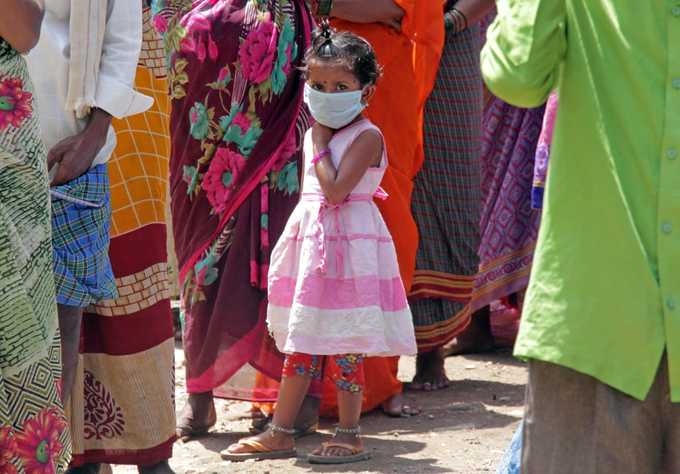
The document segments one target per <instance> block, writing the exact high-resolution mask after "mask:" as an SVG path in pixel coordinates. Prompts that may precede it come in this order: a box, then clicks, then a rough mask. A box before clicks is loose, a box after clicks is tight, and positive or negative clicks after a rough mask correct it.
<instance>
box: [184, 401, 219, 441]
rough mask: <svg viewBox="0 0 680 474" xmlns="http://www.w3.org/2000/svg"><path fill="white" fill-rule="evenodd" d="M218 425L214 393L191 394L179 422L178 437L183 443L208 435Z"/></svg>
mask: <svg viewBox="0 0 680 474" xmlns="http://www.w3.org/2000/svg"><path fill="white" fill-rule="evenodd" d="M216 423H217V414H216V413H215V402H214V401H213V397H212V393H211V392H206V393H191V394H189V400H187V404H186V405H184V408H183V409H182V413H181V414H180V417H179V420H178V421H177V437H178V438H179V439H180V440H182V441H183V442H187V441H189V440H190V439H192V438H195V437H197V436H201V435H204V434H206V433H207V432H208V431H209V430H210V428H212V427H213V426H215V424H216Z"/></svg>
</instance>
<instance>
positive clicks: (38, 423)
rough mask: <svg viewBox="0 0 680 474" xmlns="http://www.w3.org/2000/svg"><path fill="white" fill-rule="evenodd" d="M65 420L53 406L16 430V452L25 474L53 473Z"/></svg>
mask: <svg viewBox="0 0 680 474" xmlns="http://www.w3.org/2000/svg"><path fill="white" fill-rule="evenodd" d="M65 429H66V420H65V419H64V417H63V416H61V415H60V414H59V413H58V412H57V411H56V410H55V409H54V408H46V409H44V410H43V411H41V412H40V413H38V415H37V416H36V417H35V418H30V419H28V420H26V422H25V423H24V427H23V430H21V431H19V432H17V434H16V439H17V454H18V455H19V457H20V458H21V460H22V462H23V465H24V470H25V472H26V474H54V473H55V472H56V462H57V458H58V457H59V456H60V454H61V451H62V449H64V446H63V445H62V443H61V441H60V439H59V438H60V437H61V434H62V433H63V431H64V430H65Z"/></svg>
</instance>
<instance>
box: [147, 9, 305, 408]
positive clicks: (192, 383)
mask: <svg viewBox="0 0 680 474" xmlns="http://www.w3.org/2000/svg"><path fill="white" fill-rule="evenodd" d="M190 3H191V2H188V1H186V0H165V1H162V0H161V1H159V2H157V3H156V4H154V13H155V14H156V17H155V25H156V28H158V29H160V30H161V31H163V32H164V33H165V40H166V45H167V46H168V50H169V54H170V55H171V68H170V75H169V77H170V89H171V95H172V100H173V105H172V116H171V136H172V156H171V162H170V168H171V184H170V186H171V188H170V191H171V196H172V217H173V224H174V233H175V235H174V236H175V245H176V251H177V257H178V260H179V266H180V284H181V287H182V301H183V308H184V314H185V318H184V321H185V328H184V329H185V331H184V350H185V354H186V363H187V364H186V367H187V388H188V391H189V392H190V393H201V392H207V391H212V390H214V389H215V388H217V387H219V386H220V385H222V384H223V383H224V382H225V381H227V380H228V379H229V378H230V377H232V376H233V375H234V374H235V373H236V372H237V371H238V370H239V369H240V368H241V367H243V366H244V365H245V364H250V365H251V366H253V367H255V368H256V369H258V370H260V371H261V372H263V373H264V374H266V375H268V376H270V377H274V378H279V377H280V373H281V367H282V359H281V355H280V354H279V353H278V352H277V351H276V350H275V348H274V347H273V344H272V343H271V342H270V340H269V337H268V335H267V331H266V328H265V315H266V299H265V298H266V282H267V270H268V263H269V255H270V250H271V248H272V247H273V245H274V243H275V242H276V239H277V238H278V236H279V235H280V233H281V231H282V230H283V227H284V225H285V222H286V220H287V218H288V216H289V214H290V212H292V210H293V208H294V206H295V203H296V201H297V194H298V192H299V182H298V161H299V157H300V152H299V148H300V147H299V143H300V141H301V137H302V133H304V130H305V129H306V128H307V119H306V114H305V113H303V112H302V107H301V102H302V86H303V78H302V77H301V73H300V72H299V69H298V68H299V66H300V65H301V59H302V56H303V53H304V51H305V49H306V47H307V45H308V43H309V37H310V28H311V18H310V16H309V12H308V10H307V7H306V6H305V4H304V1H302V0H202V1H195V2H193V6H191V5H190ZM255 398H257V397H255Z"/></svg>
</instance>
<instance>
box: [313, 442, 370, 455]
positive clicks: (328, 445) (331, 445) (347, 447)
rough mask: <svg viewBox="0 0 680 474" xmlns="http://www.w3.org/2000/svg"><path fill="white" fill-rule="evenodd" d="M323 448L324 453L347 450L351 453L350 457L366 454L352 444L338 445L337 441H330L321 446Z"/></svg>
mask: <svg viewBox="0 0 680 474" xmlns="http://www.w3.org/2000/svg"><path fill="white" fill-rule="evenodd" d="M321 447H322V448H323V450H324V452H326V451H328V450H329V449H331V448H340V449H345V450H347V451H349V452H350V456H354V455H355V454H360V453H362V452H364V450H363V449H360V448H357V447H356V446H352V445H351V444H347V443H338V442H336V441H328V442H326V443H323V444H321ZM339 457H342V456H339Z"/></svg>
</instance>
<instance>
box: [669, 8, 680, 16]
mask: <svg viewBox="0 0 680 474" xmlns="http://www.w3.org/2000/svg"><path fill="white" fill-rule="evenodd" d="M671 13H672V14H673V16H680V7H673V8H671Z"/></svg>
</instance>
